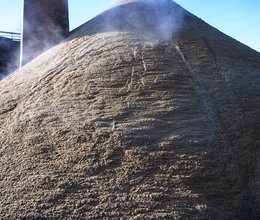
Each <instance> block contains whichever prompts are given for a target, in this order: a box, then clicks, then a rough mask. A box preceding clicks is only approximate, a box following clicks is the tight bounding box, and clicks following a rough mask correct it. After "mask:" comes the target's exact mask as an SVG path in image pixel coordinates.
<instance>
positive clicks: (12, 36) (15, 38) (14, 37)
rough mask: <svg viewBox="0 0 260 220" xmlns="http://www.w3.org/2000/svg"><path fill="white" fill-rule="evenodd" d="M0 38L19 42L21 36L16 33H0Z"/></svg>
mask: <svg viewBox="0 0 260 220" xmlns="http://www.w3.org/2000/svg"><path fill="white" fill-rule="evenodd" d="M0 37H4V38H9V39H11V40H13V41H20V40H21V34H20V33H16V32H7V31H0Z"/></svg>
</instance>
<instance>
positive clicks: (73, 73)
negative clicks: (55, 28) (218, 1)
mask: <svg viewBox="0 0 260 220" xmlns="http://www.w3.org/2000/svg"><path fill="white" fill-rule="evenodd" d="M164 2H165V1H164ZM165 4H166V3H165ZM167 4H171V5H167V7H166V8H167V10H169V8H170V11H168V12H167V14H165V13H166V9H165V7H163V5H160V6H161V11H160V12H159V13H158V14H157V15H156V16H155V15H154V16H153V14H151V13H152V11H153V10H154V9H153V7H151V5H149V6H147V5H145V4H144V3H142V2H141V3H140V2H139V3H129V4H124V5H122V6H119V7H117V8H114V9H111V10H109V11H107V12H105V13H104V14H101V15H100V16H98V17H96V18H94V19H93V20H92V21H90V22H88V23H86V24H85V25H83V26H82V27H80V28H79V29H77V30H75V31H74V32H73V33H72V34H71V35H70V37H69V38H68V39H66V40H65V41H64V42H63V43H61V44H60V45H58V46H56V47H54V48H52V49H51V50H49V51H47V52H46V53H44V54H43V55H41V56H39V57H38V58H36V59H35V60H33V61H32V62H31V63H29V64H28V65H26V66H24V67H23V68H22V69H20V70H19V71H17V72H15V73H14V74H12V75H10V76H8V77H7V78H6V79H4V80H3V81H1V82H0V103H1V106H0V146H1V148H0V164H1V169H0V189H1V190H0V200H1V203H0V218H1V219H117V218H118V219H119V218H122V219H258V218H259V217H260V211H259V210H260V182H259V178H260V175H259V174H260V164H259V157H260V153H259V147H258V146H259V141H260V139H259V137H260V134H259V131H260V127H259V126H260V112H259V108H260V77H259V74H260V54H259V53H257V52H256V51H254V50H252V49H250V48H248V47H247V46H245V45H242V44H240V43H239V42H237V41H235V40H234V39H231V38H230V37H228V36H226V35H224V34H223V33H221V32H219V31H218V30H216V29H214V28H212V27H211V26H209V25H208V24H206V23H205V22H203V21H202V20H200V19H198V18H197V17H195V16H193V15H192V14H190V13H188V12H187V11H185V10H183V21H182V26H181V27H180V29H179V28H177V29H175V26H174V28H173V27H172V29H171V30H172V36H171V37H170V38H169V36H170V35H167V39H162V38H159V37H158V36H157V34H158V33H160V32H156V29H153V27H154V24H155V23H156V22H157V21H158V19H159V18H160V16H163V15H168V14H170V16H172V17H170V20H171V19H174V18H175V17H174V12H178V19H179V18H180V17H179V16H181V14H180V11H181V10H180V9H181V8H180V7H179V6H178V5H176V4H175V3H169V2H168V3H167ZM132 8H134V9H135V11H134V12H133V11H132V10H131V9H132ZM156 8H158V7H156ZM130 12H133V13H130ZM122 15H125V16H122ZM111 16H113V18H114V19H113V20H112V23H110V25H108V23H107V21H108V20H109V19H110V18H111ZM131 17H132V18H131ZM108 18H109V19H108ZM130 18H131V19H134V20H135V21H138V22H139V23H140V22H144V23H143V24H145V25H143V26H141V27H146V28H145V29H143V35H141V34H140V33H141V32H140V30H141V28H138V27H140V26H138V27H137V26H136V25H137V23H134V22H132V23H131V22H130V20H129V19H130ZM135 18H138V19H140V18H142V19H141V20H138V19H135ZM132 21H133V20H132Z"/></svg>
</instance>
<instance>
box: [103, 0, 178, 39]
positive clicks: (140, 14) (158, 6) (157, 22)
mask: <svg viewBox="0 0 260 220" xmlns="http://www.w3.org/2000/svg"><path fill="white" fill-rule="evenodd" d="M116 3H117V5H118V6H117V7H115V8H113V9H111V10H109V11H108V12H107V13H108V14H106V18H107V19H106V26H105V29H106V30H107V31H109V30H110V31H130V32H134V33H135V34H137V35H138V36H139V37H140V38H152V39H157V40H165V41H167V40H170V39H172V37H173V36H174V35H175V34H176V32H177V31H178V30H179V29H180V28H181V26H182V23H183V10H182V8H181V7H178V6H177V5H176V4H174V2H173V1H172V0H117V1H116Z"/></svg>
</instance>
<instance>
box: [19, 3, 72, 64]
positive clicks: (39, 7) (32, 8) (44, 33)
mask: <svg viewBox="0 0 260 220" xmlns="http://www.w3.org/2000/svg"><path fill="white" fill-rule="evenodd" d="M68 34H69V18H68V0H23V28H22V43H21V65H24V64H26V63H27V62H29V61H30V60H32V59H33V58H34V57H36V56H37V55H39V54H40V53H42V52H43V51H44V50H46V49H48V48H49V47H51V46H54V45H55V44H57V43H58V42H60V41H61V40H62V39H64V38H65V37H67V36H68Z"/></svg>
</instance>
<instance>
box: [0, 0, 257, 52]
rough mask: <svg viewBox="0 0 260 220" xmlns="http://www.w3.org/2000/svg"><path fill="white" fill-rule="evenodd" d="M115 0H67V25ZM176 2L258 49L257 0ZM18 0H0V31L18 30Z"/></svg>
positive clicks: (19, 24)
mask: <svg viewBox="0 0 260 220" xmlns="http://www.w3.org/2000/svg"><path fill="white" fill-rule="evenodd" d="M116 2H117V0H98V1H91V0H69V7H70V28H71V29H74V28H76V27H77V26H79V25H81V24H82V23H85V22H86V21H88V20H89V19H91V18H93V17H94V16H95V15H97V14H100V13H101V12H102V11H104V10H105V9H108V8H109V7H112V6H114V5H115V4H116ZM176 3H178V4H180V5H181V6H183V7H184V8H185V9H186V10H188V11H190V12H191V13H193V14H195V15H196V16H198V17H200V18H201V19H203V20H204V21H206V22H207V23H209V24H210V25H212V26H214V27H216V28H217V29H219V30H220V31H222V32H224V33H226V34H228V35H229V36H231V37H233V38H235V39H236V40H239V41H240V42H242V43H244V44H247V45H248V46H250V47H252V48H254V49H255V50H258V51H260V40H259V39H260V28H259V24H260V13H259V11H260V1H259V0H230V1H226V0H210V1H209V0H196V1H195V0H176ZM21 7H22V0H8V1H6V0H0V31H12V32H19V31H20V27H21V22H20V21H21V11H22V9H21Z"/></svg>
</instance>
